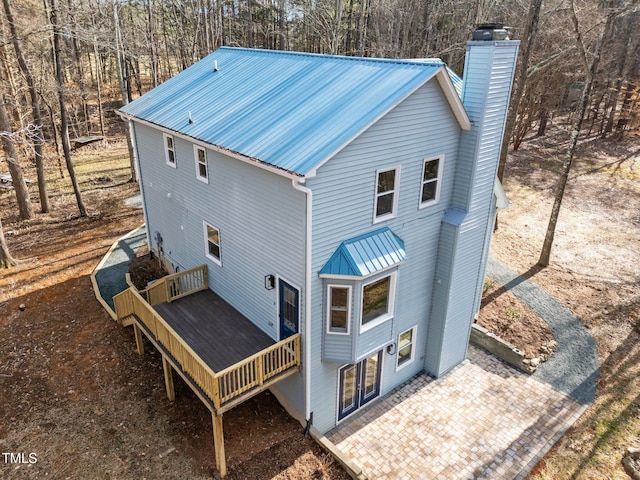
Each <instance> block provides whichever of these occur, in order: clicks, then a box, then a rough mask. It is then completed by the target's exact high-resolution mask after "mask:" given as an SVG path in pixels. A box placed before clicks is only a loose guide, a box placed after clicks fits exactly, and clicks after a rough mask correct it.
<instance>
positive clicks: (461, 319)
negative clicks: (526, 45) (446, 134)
mask: <svg viewBox="0 0 640 480" xmlns="http://www.w3.org/2000/svg"><path fill="white" fill-rule="evenodd" d="M519 43H520V42H518V41H513V40H500V41H470V42H468V43H467V54H466V58H465V68H464V77H463V79H464V86H463V93H462V101H463V104H464V106H465V108H466V110H467V113H468V115H469V118H470V119H471V121H472V123H473V125H472V127H471V130H469V131H463V132H462V133H461V137H460V144H459V150H458V162H457V167H456V176H455V180H454V184H455V188H454V192H455V193H454V196H453V201H452V202H453V205H452V206H453V208H452V209H450V210H449V211H448V212H447V214H446V215H445V218H444V220H443V226H442V233H441V235H440V243H439V249H438V253H439V254H438V260H437V265H436V284H435V285H434V290H433V292H434V293H433V303H432V305H433V307H432V312H431V319H430V322H429V327H428V336H427V355H426V357H425V369H426V370H427V371H428V372H429V373H431V374H432V375H435V376H436V377H439V376H441V375H443V374H445V373H446V372H447V371H449V370H450V369H451V368H453V367H454V366H456V365H457V364H458V363H460V362H461V361H463V360H464V358H465V357H466V351H467V345H468V341H469V335H470V332H471V325H472V323H473V318H474V315H475V314H476V313H477V311H478V308H479V306H480V296H481V294H482V286H483V284H484V275H485V270H486V262H487V256H488V250H489V242H490V239H491V232H492V230H493V225H494V221H495V201H494V195H493V188H494V181H495V176H496V173H497V169H498V161H499V157H500V147H501V144H502V136H503V134H504V126H505V121H506V116H507V109H508V106H509V97H510V95H511V85H512V81H513V74H514V72H515V66H516V61H517V54H518V46H519ZM452 247H453V248H452Z"/></svg>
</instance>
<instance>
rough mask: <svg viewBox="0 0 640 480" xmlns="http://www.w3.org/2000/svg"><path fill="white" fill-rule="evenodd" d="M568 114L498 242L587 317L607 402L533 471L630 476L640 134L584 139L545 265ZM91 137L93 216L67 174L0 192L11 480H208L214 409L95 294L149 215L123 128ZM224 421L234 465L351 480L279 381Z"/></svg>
mask: <svg viewBox="0 0 640 480" xmlns="http://www.w3.org/2000/svg"><path fill="white" fill-rule="evenodd" d="M561 127H562V126H556V128H555V129H554V130H553V131H554V132H555V135H556V136H555V137H554V136H553V135H550V136H547V137H544V138H543V139H530V140H528V141H527V142H525V143H524V144H523V146H522V147H521V150H520V151H519V152H516V153H515V154H514V155H512V158H511V159H510V163H509V166H508V170H507V176H506V185H505V188H506V191H507V195H508V197H509V199H510V201H511V202H512V204H513V206H512V207H511V208H510V209H508V210H506V211H504V213H502V214H501V216H500V228H499V230H498V232H497V233H496V235H495V237H494V242H493V246H492V254H493V255H494V256H495V257H496V258H497V259H498V260H500V261H501V262H503V263H505V264H506V265H507V266H509V267H510V268H511V269H512V270H514V271H516V272H518V273H521V274H524V275H525V276H528V277H529V278H530V280H531V281H533V282H535V283H537V284H538V285H540V286H541V287H543V288H544V289H545V290H547V291H548V292H549V293H551V294H552V295H554V296H555V297H556V298H557V299H558V300H559V301H560V302H562V303H563V304H564V305H565V306H566V307H567V308H569V309H570V310H571V311H572V312H573V313H574V314H575V315H576V316H578V317H579V318H581V319H582V320H583V321H584V322H585V324H586V325H587V327H588V328H589V330H590V331H591V333H592V334H593V335H594V337H595V338H596V342H597V346H598V355H599V359H600V364H601V377H600V380H599V386H598V394H597V400H596V403H595V404H594V405H593V406H591V407H589V409H588V410H587V411H586V413H585V414H584V415H583V417H582V418H581V419H580V420H579V421H578V422H577V424H576V426H575V427H574V428H573V429H572V430H571V431H570V432H569V433H568V434H567V435H565V436H564V437H563V439H561V441H560V442H559V444H558V446H557V447H556V448H554V449H553V450H552V451H551V452H550V453H549V454H548V455H547V457H545V458H544V459H543V461H542V462H541V463H540V465H539V466H538V468H537V470H536V472H534V474H533V475H532V477H531V478H533V479H549V480H550V479H554V480H555V479H560V478H573V479H582V478H584V479H605V478H606V479H609V478H614V479H618V478H620V479H622V478H624V477H623V475H624V472H623V471H622V468H621V466H620V460H621V459H622V456H623V455H624V450H625V449H626V447H627V446H636V447H640V444H639V442H640V440H639V439H638V432H639V431H640V395H639V394H638V392H640V380H639V377H640V342H639V340H640V326H639V325H640V313H639V308H638V306H639V299H640V287H639V280H640V278H639V277H640V274H639V267H638V265H640V249H639V248H638V233H639V231H640V187H639V185H640V158H639V154H640V152H639V148H638V141H637V140H638V139H637V137H636V139H635V142H634V141H631V140H630V141H627V142H625V143H624V144H623V145H617V144H615V143H611V142H608V141H602V140H595V139H594V140H588V141H587V142H585V143H583V144H582V145H583V146H582V147H581V150H580V158H579V161H577V162H576V165H575V169H574V171H573V174H572V178H571V180H570V182H569V186H568V189H567V194H566V198H565V202H564V205H563V210H562V213H561V217H560V223H559V226H558V231H557V235H556V244H555V247H554V251H553V254H552V264H551V265H550V266H549V267H548V268H546V269H543V270H539V269H537V268H535V263H536V261H537V257H538V254H539V250H540V246H541V245H542V238H543V236H544V231H545V228H546V222H547V219H548V215H549V211H550V207H551V201H552V200H551V199H552V195H553V187H554V185H555V182H556V180H557V176H558V171H559V166H560V164H561V153H562V152H561V151H559V147H558V144H559V143H560V142H561V141H563V140H564V139H565V138H567V137H568V134H567V133H566V132H565V131H563V129H562V128H561ZM87 148H88V150H86V152H84V153H83V154H82V155H78V158H76V159H75V161H77V162H79V163H82V162H86V163H87V164H88V165H90V168H87V169H85V171H84V173H81V188H82V189H83V191H84V192H85V202H86V203H87V205H88V206H89V211H90V216H89V217H88V218H79V217H78V216H77V209H76V207H75V202H74V199H73V196H72V195H71V194H70V193H69V189H68V187H65V188H63V189H62V190H63V192H62V193H60V194H55V195H54V196H53V197H52V203H53V205H54V208H55V210H54V212H53V213H51V214H46V215H40V214H39V215H37V216H36V218H35V219H33V220H30V221H28V222H22V223H20V222H18V221H17V218H15V217H12V216H8V215H7V213H6V212H13V211H15V207H14V199H13V196H12V194H11V192H3V191H0V205H1V208H2V214H3V218H2V220H3V224H4V227H5V234H6V235H7V238H8V242H9V246H10V248H11V251H12V254H13V255H14V256H15V257H17V258H22V259H25V262H24V263H21V264H20V265H18V266H17V267H15V268H13V269H10V270H4V271H0V452H12V453H15V454H17V453H23V454H25V456H24V459H25V461H26V463H14V464H7V463H1V462H0V478H9V479H23V478H45V477H47V478H69V479H80V478H82V479H85V478H96V479H99V478H105V479H106V478H119V479H128V478H131V479H134V478H135V479H142V478H148V479H155V478H176V479H178V478H180V479H182V478H194V479H195V478H203V479H204V478H211V477H212V476H213V475H214V466H215V462H214V458H213V447H212V445H213V443H212V442H213V440H212V431H211V419H210V416H209V415H210V414H209V411H208V410H207V409H206V408H205V407H204V406H203V405H202V404H201V402H200V401H199V400H198V399H197V397H195V395H194V394H193V393H192V392H191V391H190V390H189V388H188V387H187V386H186V385H184V383H182V382H181V381H180V380H179V379H177V378H176V401H175V402H169V401H168V400H167V399H166V396H165V392H164V384H163V376H162V366H161V361H160V357H159V356H158V354H157V353H156V352H155V351H154V349H153V348H151V347H150V346H149V348H147V349H146V353H145V355H144V356H138V355H137V354H136V353H135V341H134V339H133V332H132V331H131V329H125V328H122V327H119V326H118V325H116V324H115V323H114V322H113V321H112V320H111V318H110V317H109V316H108V315H107V314H106V312H104V310H103V309H102V307H101V306H100V304H99V303H98V302H97V301H96V300H95V297H94V295H93V291H92V288H91V283H90V280H89V274H90V272H91V271H92V270H93V268H95V266H96V265H97V263H98V262H99V260H100V259H101V257H102V256H103V255H104V253H105V252H106V251H107V249H108V248H109V246H110V245H111V244H112V243H113V241H115V240H116V239H117V238H118V237H120V236H121V235H123V234H125V233H127V232H129V231H130V230H132V229H134V228H136V227H137V226H139V225H140V224H141V222H142V216H141V212H140V211H139V210H137V209H135V208H133V207H128V206H126V205H124V204H123V203H122V202H121V199H122V198H126V197H128V196H130V195H132V194H133V193H135V189H136V187H135V185H133V184H131V183H128V182H127V179H128V169H127V163H126V162H122V161H121V162H120V163H118V164H117V165H114V164H113V162H112V161H110V160H109V161H108V160H104V167H102V166H101V165H102V164H101V162H103V160H100V158H98V160H96V157H100V154H101V152H102V150H105V149H106V150H109V151H113V152H119V153H118V154H119V155H120V156H122V155H123V154H126V145H125V144H124V142H122V141H113V142H112V143H111V144H110V145H108V146H106V147H105V146H102V147H100V146H96V147H87ZM101 149H102V150H101ZM96 162H97V163H96ZM51 170H53V171H54V172H55V171H56V170H57V168H56V167H55V166H54V165H52V166H51ZM80 170H81V171H82V169H80ZM27 176H31V177H34V176H35V174H34V173H33V172H32V171H28V172H27ZM102 177H106V178H108V179H109V181H105V180H104V178H102ZM100 178H102V179H101V180H99V179H100ZM61 182H63V183H64V181H61ZM32 188H34V190H33V192H32V193H33V195H34V197H33V198H34V199H35V198H37V196H36V192H35V187H32ZM490 283H491V282H488V290H487V294H488V296H489V298H490V301H489V302H488V303H487V304H486V306H485V307H484V308H483V310H484V312H485V313H484V314H483V316H485V317H491V315H494V316H495V318H496V320H495V321H493V324H494V325H495V328H503V329H504V330H505V332H506V330H507V327H511V329H512V330H514V331H515V333H514V334H513V337H512V339H511V341H512V343H515V342H513V338H516V337H518V336H519V335H521V334H523V333H524V332H525V331H527V332H529V331H533V330H534V329H533V328H530V325H531V322H534V321H535V319H532V317H530V316H529V312H527V311H526V310H525V309H524V307H523V306H522V305H520V304H519V303H518V302H516V301H515V299H512V298H510V296H509V295H508V294H505V295H493V296H492V292H494V291H495V290H492V288H494V289H495V288H497V286H492V285H490ZM490 314H491V315H490ZM498 318H502V323H501V325H502V326H499V325H498V320H497V319H498ZM504 318H506V319H508V321H504ZM489 322H491V320H489ZM514 325H515V329H514V328H513V326H514ZM524 326H526V327H527V328H524ZM505 335H509V334H508V333H505ZM543 335H544V333H539V334H538V335H537V336H536V338H542V336H543ZM534 342H535V339H531V338H529V339H526V340H525V341H524V343H525V344H526V345H525V348H523V349H525V350H526V346H527V345H529V346H531V345H534ZM531 354H532V355H533V354H535V352H531ZM224 428H225V447H226V453H227V461H228V465H229V478H231V479H256V480H257V479H267V478H269V479H312V478H313V479H325V480H329V479H347V478H348V476H347V475H346V473H345V472H344V471H342V470H341V469H340V468H339V466H338V465H337V464H336V463H335V462H334V461H333V460H332V459H331V457H330V456H329V455H328V454H326V453H325V452H324V451H323V450H322V449H320V448H319V447H318V446H317V445H315V444H314V443H313V442H312V441H310V440H308V439H305V438H304V436H303V435H302V428H301V426H300V425H299V424H298V423H297V422H295V421H293V420H292V419H290V418H289V417H288V416H287V415H286V414H285V412H284V411H283V409H282V408H281V407H280V405H279V404H278V403H277V402H276V401H275V400H274V399H273V398H272V396H270V395H268V394H263V395H261V396H259V397H256V398H255V399H254V400H252V401H249V402H247V403H245V404H243V405H241V406H239V407H237V408H235V409H233V410H232V411H230V412H228V413H227V414H225V417H224ZM29 454H34V455H35V457H36V458H37V462H36V463H28V462H29V459H30V458H33V457H29Z"/></svg>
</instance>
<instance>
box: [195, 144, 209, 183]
mask: <svg viewBox="0 0 640 480" xmlns="http://www.w3.org/2000/svg"><path fill="white" fill-rule="evenodd" d="M193 153H194V156H195V159H196V178H197V179H198V180H200V181H202V182H205V183H209V172H208V170H207V151H206V150H205V149H204V148H202V147H199V146H198V145H194V146H193Z"/></svg>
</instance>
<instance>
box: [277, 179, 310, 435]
mask: <svg viewBox="0 0 640 480" xmlns="http://www.w3.org/2000/svg"><path fill="white" fill-rule="evenodd" d="M291 186H292V187H293V189H294V190H297V191H299V192H302V193H304V194H305V196H306V200H307V202H306V212H305V217H306V222H305V234H304V243H305V254H304V257H305V265H304V336H303V338H302V341H303V343H304V346H303V354H304V360H303V362H302V368H303V371H304V415H305V420H307V421H308V422H309V421H311V252H312V244H311V241H312V239H313V236H312V232H313V230H312V219H313V192H312V191H311V190H310V189H309V188H307V187H305V186H303V185H302V183H301V180H300V179H295V178H294V179H293V180H292V181H291ZM279 330H280V329H279V328H278V331H279ZM278 335H279V333H278Z"/></svg>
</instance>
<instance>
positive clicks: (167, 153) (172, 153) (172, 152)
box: [162, 133, 176, 168]
mask: <svg viewBox="0 0 640 480" xmlns="http://www.w3.org/2000/svg"><path fill="white" fill-rule="evenodd" d="M162 137H163V140H164V158H165V161H166V162H167V165H169V166H170V167H173V168H176V147H175V145H174V143H173V137H172V136H171V135H167V134H166V133H163V134H162Z"/></svg>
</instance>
